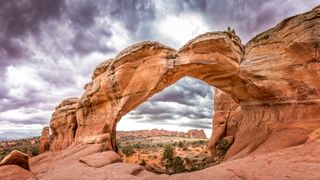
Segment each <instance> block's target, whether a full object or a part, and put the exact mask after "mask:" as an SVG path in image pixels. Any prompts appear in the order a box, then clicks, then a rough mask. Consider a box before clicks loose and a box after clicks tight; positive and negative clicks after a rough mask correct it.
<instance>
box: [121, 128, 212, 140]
mask: <svg viewBox="0 0 320 180" xmlns="http://www.w3.org/2000/svg"><path fill="white" fill-rule="evenodd" d="M128 136H131V137H156V136H172V137H185V138H196V139H206V138H207V136H206V134H205V133H204V131H203V130H202V129H201V130H198V129H191V130H188V132H181V131H180V132H179V131H168V130H164V129H152V130H136V131H117V137H119V138H122V137H128Z"/></svg>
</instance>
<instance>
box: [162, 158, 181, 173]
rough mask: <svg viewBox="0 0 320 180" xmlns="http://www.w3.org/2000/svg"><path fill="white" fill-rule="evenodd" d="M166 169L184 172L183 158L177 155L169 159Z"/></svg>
mask: <svg viewBox="0 0 320 180" xmlns="http://www.w3.org/2000/svg"><path fill="white" fill-rule="evenodd" d="M166 170H167V172H169V173H170V174H175V173H182V172H184V171H185V167H184V165H183V160H182V158H181V157H179V156H176V157H174V158H172V159H168V160H167V164H166Z"/></svg>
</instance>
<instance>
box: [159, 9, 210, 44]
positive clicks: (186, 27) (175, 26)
mask: <svg viewBox="0 0 320 180" xmlns="http://www.w3.org/2000/svg"><path fill="white" fill-rule="evenodd" d="M156 25H157V27H158V28H157V30H158V34H160V35H161V36H162V38H164V39H167V41H168V42H169V43H168V44H169V45H171V46H173V47H175V48H180V47H181V46H183V45H184V44H185V43H187V42H188V41H189V40H190V39H192V38H194V37H195V36H197V35H199V34H203V33H206V32H209V31H210V28H209V27H208V24H206V22H205V21H204V19H203V18H202V17H201V16H200V15H199V14H196V13H188V14H187V13H183V14H178V15H170V16H168V15H164V17H162V18H161V19H160V20H159V22H157V23H156Z"/></svg>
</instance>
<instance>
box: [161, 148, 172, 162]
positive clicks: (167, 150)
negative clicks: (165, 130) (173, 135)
mask: <svg viewBox="0 0 320 180" xmlns="http://www.w3.org/2000/svg"><path fill="white" fill-rule="evenodd" d="M173 155H174V152H173V148H172V147H171V146H170V145H166V146H165V147H164V151H163V156H162V159H172V158H173Z"/></svg>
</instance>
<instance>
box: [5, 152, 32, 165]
mask: <svg viewBox="0 0 320 180" xmlns="http://www.w3.org/2000/svg"><path fill="white" fill-rule="evenodd" d="M6 165H17V166H20V167H22V168H24V169H26V170H30V169H29V156H28V155H27V154H25V153H22V152H20V151H17V150H13V151H11V152H10V154H9V155H7V156H6V157H5V158H4V159H2V161H1V162H0V166H6Z"/></svg>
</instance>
